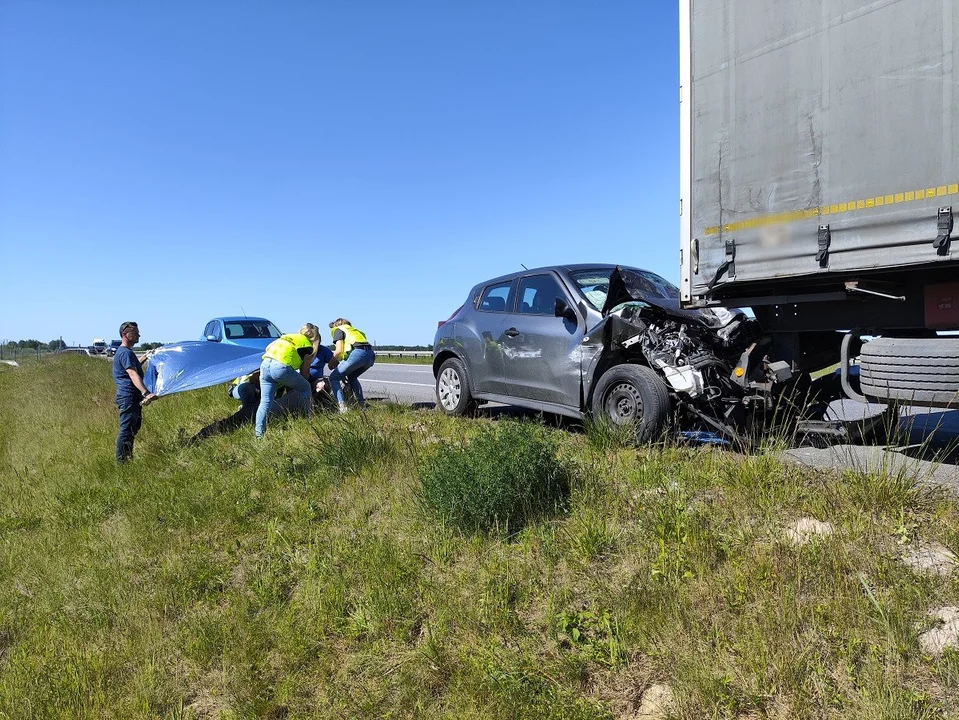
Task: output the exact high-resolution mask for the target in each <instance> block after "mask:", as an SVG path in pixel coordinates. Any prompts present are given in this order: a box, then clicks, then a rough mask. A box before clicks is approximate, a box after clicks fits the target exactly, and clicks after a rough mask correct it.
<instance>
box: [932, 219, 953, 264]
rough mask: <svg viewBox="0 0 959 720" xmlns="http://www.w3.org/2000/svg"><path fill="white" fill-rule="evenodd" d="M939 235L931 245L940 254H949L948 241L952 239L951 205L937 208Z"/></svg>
mask: <svg viewBox="0 0 959 720" xmlns="http://www.w3.org/2000/svg"><path fill="white" fill-rule="evenodd" d="M938 229H939V235H938V236H936V241H935V242H934V243H933V244H932V246H933V247H934V248H935V249H936V252H937V253H938V254H940V255H948V254H949V243H950V242H951V240H952V237H951V236H952V207H941V208H939V218H938Z"/></svg>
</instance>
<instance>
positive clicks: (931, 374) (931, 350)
mask: <svg viewBox="0 0 959 720" xmlns="http://www.w3.org/2000/svg"><path fill="white" fill-rule="evenodd" d="M859 383H860V385H861V387H862V394H863V395H865V396H866V397H870V398H878V399H880V400H886V401H888V400H897V401H900V402H904V403H907V404H910V405H929V406H933V407H956V406H959V337H938V338H885V337H883V338H877V339H875V340H873V341H871V342H867V343H865V344H864V345H863V346H862V351H861V352H860V354H859Z"/></svg>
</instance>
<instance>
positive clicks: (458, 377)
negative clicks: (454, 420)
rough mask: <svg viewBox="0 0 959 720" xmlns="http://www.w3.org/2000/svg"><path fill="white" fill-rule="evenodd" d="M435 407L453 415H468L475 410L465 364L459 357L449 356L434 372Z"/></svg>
mask: <svg viewBox="0 0 959 720" xmlns="http://www.w3.org/2000/svg"><path fill="white" fill-rule="evenodd" d="M436 407H438V408H439V409H440V410H442V411H443V412H444V413H446V414H447V415H454V416H456V415H469V414H472V413H473V411H474V410H476V401H475V400H473V394H472V393H471V392H470V382H469V376H468V375H467V374H466V366H465V365H464V364H463V361H462V360H460V359H459V358H455V357H454V358H449V359H448V360H446V361H445V362H444V363H443V364H442V365H440V369H439V372H438V373H436Z"/></svg>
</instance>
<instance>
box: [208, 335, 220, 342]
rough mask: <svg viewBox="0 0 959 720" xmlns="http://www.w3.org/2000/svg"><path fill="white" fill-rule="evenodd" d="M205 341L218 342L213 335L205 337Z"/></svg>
mask: <svg viewBox="0 0 959 720" xmlns="http://www.w3.org/2000/svg"><path fill="white" fill-rule="evenodd" d="M206 339H207V340H209V341H210V342H219V341H218V340H217V339H216V336H215V335H207V336H206Z"/></svg>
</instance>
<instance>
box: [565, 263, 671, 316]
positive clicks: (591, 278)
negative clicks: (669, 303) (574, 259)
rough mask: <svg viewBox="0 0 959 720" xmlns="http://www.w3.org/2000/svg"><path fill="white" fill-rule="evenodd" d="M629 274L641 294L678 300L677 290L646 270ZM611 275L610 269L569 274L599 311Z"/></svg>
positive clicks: (666, 281)
mask: <svg viewBox="0 0 959 720" xmlns="http://www.w3.org/2000/svg"><path fill="white" fill-rule="evenodd" d="M630 272H632V273H633V274H635V275H636V276H637V280H638V282H639V285H640V289H641V290H642V292H644V293H646V294H647V295H649V296H651V297H658V298H678V297H679V288H678V287H676V286H675V285H673V284H672V283H671V282H669V281H668V280H665V279H663V278H661V277H660V276H659V275H656V274H655V273H651V272H649V271H648V270H634V269H632V268H630ZM612 274H613V269H612V268H597V269H595V270H577V271H576V272H573V273H570V277H572V278H573V281H574V282H575V283H576V287H578V288H579V291H580V292H581V293H582V294H583V296H584V297H585V298H586V299H587V300H588V301H589V302H590V304H591V305H592V306H593V307H595V308H596V309H597V310H601V309H602V308H603V305H605V304H606V295H608V294H609V277H610V275H612Z"/></svg>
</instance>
